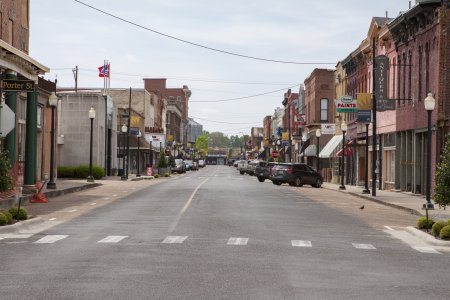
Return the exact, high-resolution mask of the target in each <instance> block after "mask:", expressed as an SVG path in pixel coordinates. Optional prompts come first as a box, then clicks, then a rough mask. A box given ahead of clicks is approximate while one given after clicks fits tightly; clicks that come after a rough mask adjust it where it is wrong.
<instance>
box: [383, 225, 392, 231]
mask: <svg viewBox="0 0 450 300" xmlns="http://www.w3.org/2000/svg"><path fill="white" fill-rule="evenodd" d="M384 228H386V229H388V230H394V229H392V227H389V226H384Z"/></svg>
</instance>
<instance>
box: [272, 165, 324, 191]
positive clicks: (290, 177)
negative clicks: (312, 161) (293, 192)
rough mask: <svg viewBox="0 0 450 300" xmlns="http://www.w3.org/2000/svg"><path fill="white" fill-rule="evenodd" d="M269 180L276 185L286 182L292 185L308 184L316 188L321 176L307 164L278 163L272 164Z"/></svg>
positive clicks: (321, 178)
mask: <svg viewBox="0 0 450 300" xmlns="http://www.w3.org/2000/svg"><path fill="white" fill-rule="evenodd" d="M270 180H272V183H273V184H276V185H281V184H282V183H288V184H289V185H293V186H303V185H304V184H310V185H312V186H314V187H316V188H320V187H321V186H322V182H323V177H322V175H321V174H320V173H319V172H317V171H316V170H314V169H313V168H311V167H310V166H308V165H307V164H302V163H280V164H277V165H275V166H273V168H272V172H271V175H270Z"/></svg>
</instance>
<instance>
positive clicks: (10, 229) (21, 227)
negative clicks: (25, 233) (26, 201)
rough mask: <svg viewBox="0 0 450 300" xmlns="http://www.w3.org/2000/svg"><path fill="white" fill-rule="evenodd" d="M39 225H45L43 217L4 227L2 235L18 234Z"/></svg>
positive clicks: (0, 232)
mask: <svg viewBox="0 0 450 300" xmlns="http://www.w3.org/2000/svg"><path fill="white" fill-rule="evenodd" d="M39 223H44V219H42V218H41V217H35V218H32V219H28V220H25V221H20V222H17V223H15V224H13V225H6V226H2V227H0V234H2V233H3V234H7V233H17V232H20V231H21V230H24V229H29V228H30V227H31V226H33V225H36V224H39Z"/></svg>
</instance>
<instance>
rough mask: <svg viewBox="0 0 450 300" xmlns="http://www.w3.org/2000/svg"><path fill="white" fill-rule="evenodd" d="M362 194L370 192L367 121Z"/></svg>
mask: <svg viewBox="0 0 450 300" xmlns="http://www.w3.org/2000/svg"><path fill="white" fill-rule="evenodd" d="M365 177H366V178H365V180H364V190H363V191H362V193H363V194H370V190H369V123H366V176H365Z"/></svg>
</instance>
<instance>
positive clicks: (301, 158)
mask: <svg viewBox="0 0 450 300" xmlns="http://www.w3.org/2000/svg"><path fill="white" fill-rule="evenodd" d="M307 139H308V138H307V135H306V134H305V133H303V134H302V146H301V147H300V154H301V156H300V162H301V163H302V164H303V163H305V154H304V153H303V154H302V153H301V151H302V149H301V148H303V145H304V144H305V143H306V140H307Z"/></svg>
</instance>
